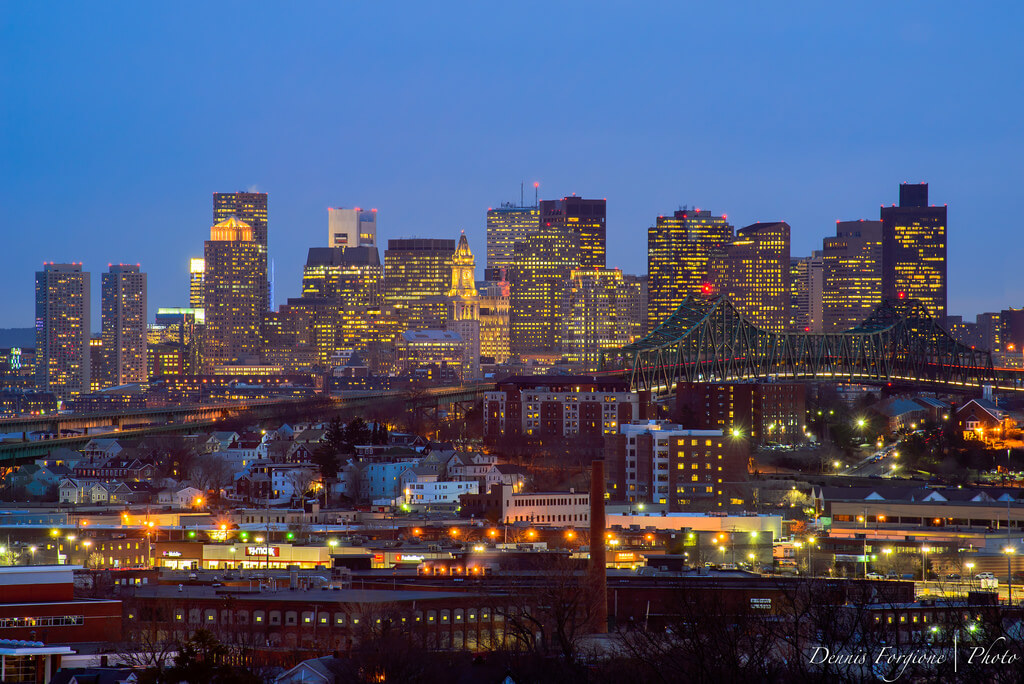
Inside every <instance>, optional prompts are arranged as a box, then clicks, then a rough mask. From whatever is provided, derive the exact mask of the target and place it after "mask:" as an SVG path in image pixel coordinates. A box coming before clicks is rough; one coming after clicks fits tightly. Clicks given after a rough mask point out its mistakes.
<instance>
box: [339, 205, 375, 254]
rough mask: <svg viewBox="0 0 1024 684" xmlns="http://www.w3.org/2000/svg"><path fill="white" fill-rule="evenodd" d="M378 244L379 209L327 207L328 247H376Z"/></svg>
mask: <svg viewBox="0 0 1024 684" xmlns="http://www.w3.org/2000/svg"><path fill="white" fill-rule="evenodd" d="M376 245H377V210H376V209H370V210H369V211H367V210H365V209H360V208H359V207H356V208H355V209H345V208H343V207H338V208H336V209H335V208H328V209H327V246H328V247H374V246H376Z"/></svg>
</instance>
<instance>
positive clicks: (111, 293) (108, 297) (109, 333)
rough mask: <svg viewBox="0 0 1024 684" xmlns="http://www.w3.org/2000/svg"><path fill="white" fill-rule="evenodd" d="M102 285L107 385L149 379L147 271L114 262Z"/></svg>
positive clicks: (104, 364)
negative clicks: (147, 366) (147, 359)
mask: <svg viewBox="0 0 1024 684" xmlns="http://www.w3.org/2000/svg"><path fill="white" fill-rule="evenodd" d="M102 287H103V296H102V311H101V315H102V317H103V359H104V363H103V369H102V375H103V378H102V380H103V383H104V386H108V387H109V386H115V387H116V386H118V385H127V384H130V383H137V382H146V381H147V380H148V379H149V374H148V372H147V369H146V319H147V316H146V274H145V273H143V272H142V271H141V270H140V269H139V267H138V266H137V265H135V266H130V265H127V264H111V265H110V270H109V271H108V272H107V273H104V274H103V281H102Z"/></svg>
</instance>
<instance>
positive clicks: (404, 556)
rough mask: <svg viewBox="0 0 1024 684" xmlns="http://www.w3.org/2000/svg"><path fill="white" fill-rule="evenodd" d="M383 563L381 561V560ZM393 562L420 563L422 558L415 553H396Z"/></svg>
mask: <svg viewBox="0 0 1024 684" xmlns="http://www.w3.org/2000/svg"><path fill="white" fill-rule="evenodd" d="M381 560H382V561H383V559H381ZM395 561H396V562H398V563H422V562H423V556H421V555H419V554H416V553H396V554H395Z"/></svg>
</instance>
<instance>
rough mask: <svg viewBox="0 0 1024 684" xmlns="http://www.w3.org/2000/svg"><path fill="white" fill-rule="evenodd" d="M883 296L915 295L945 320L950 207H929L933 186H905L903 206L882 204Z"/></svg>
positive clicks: (938, 318) (908, 184) (901, 196)
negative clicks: (948, 209) (929, 194)
mask: <svg viewBox="0 0 1024 684" xmlns="http://www.w3.org/2000/svg"><path fill="white" fill-rule="evenodd" d="M881 215H882V233H883V241H882V262H883V272H882V295H883V296H884V297H888V298H891V299H916V300H918V301H920V302H921V303H922V304H923V305H924V306H925V308H926V309H927V310H928V313H929V314H931V316H932V318H935V319H936V320H938V321H940V322H941V321H944V320H945V319H946V282H947V280H946V207H945V206H942V207H936V206H929V205H928V184H927V183H919V184H910V183H902V184H900V204H899V206H898V207H897V206H891V207H882V209H881Z"/></svg>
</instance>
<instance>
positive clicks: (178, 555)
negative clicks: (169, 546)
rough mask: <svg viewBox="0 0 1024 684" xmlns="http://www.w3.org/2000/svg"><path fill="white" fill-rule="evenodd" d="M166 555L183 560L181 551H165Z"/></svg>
mask: <svg viewBox="0 0 1024 684" xmlns="http://www.w3.org/2000/svg"><path fill="white" fill-rule="evenodd" d="M164 555H165V556H167V557H168V558H181V551H164Z"/></svg>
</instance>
